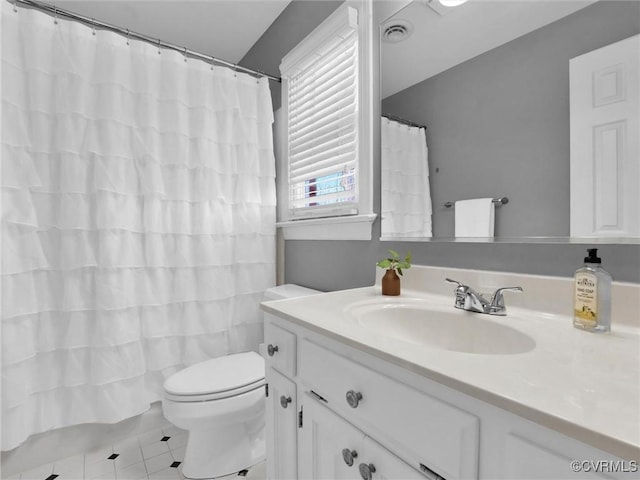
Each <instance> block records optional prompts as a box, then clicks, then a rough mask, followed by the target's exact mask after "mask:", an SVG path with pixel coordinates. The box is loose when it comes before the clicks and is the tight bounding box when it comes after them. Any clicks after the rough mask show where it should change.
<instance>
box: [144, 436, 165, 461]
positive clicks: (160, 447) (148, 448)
mask: <svg viewBox="0 0 640 480" xmlns="http://www.w3.org/2000/svg"><path fill="white" fill-rule="evenodd" d="M160 438H162V437H160ZM164 453H169V445H168V442H161V441H159V440H157V441H156V442H154V443H148V444H146V445H142V456H143V457H144V459H145V460H146V459H148V458H152V457H157V456H158V455H162V454H164Z"/></svg>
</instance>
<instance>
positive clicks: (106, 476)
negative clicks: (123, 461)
mask: <svg viewBox="0 0 640 480" xmlns="http://www.w3.org/2000/svg"><path fill="white" fill-rule="evenodd" d="M85 479H86V480H116V472H115V470H112V471H110V472H104V473H103V474H101V475H97V476H95V477H85ZM60 480H63V479H60Z"/></svg>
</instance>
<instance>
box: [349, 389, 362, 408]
mask: <svg viewBox="0 0 640 480" xmlns="http://www.w3.org/2000/svg"><path fill="white" fill-rule="evenodd" d="M360 400H362V394H361V393H360V392H354V391H353V390H349V391H348V392H347V403H348V404H349V406H350V407H351V408H357V407H358V404H359V403H360Z"/></svg>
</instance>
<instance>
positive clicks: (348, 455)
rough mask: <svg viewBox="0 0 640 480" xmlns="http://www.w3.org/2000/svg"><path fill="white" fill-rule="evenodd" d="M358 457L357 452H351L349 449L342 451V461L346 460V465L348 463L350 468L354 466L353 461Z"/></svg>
mask: <svg viewBox="0 0 640 480" xmlns="http://www.w3.org/2000/svg"><path fill="white" fill-rule="evenodd" d="M357 456H358V452H356V451H355V450H349V449H348V448H344V449H343V450H342V459H343V460H344V463H346V464H347V466H349V467H352V466H353V459H354V458H356V457H357Z"/></svg>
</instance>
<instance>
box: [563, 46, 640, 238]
mask: <svg viewBox="0 0 640 480" xmlns="http://www.w3.org/2000/svg"><path fill="white" fill-rule="evenodd" d="M639 59H640V35H635V36H633V37H630V38H627V39H626V40H622V41H620V42H617V43H614V44H612V45H608V46H606V47H603V48H600V49H598V50H594V51H593V52H589V53H586V54H584V55H581V56H579V57H576V58H573V59H571V61H570V85H571V86H570V88H571V92H570V98H571V236H598V237H600V236H605V237H640V193H639V192H640V148H639V141H638V137H639V132H640V124H639V122H638V114H639V110H640V97H639V95H638V90H639V86H640V79H639V76H638V63H639Z"/></svg>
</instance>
